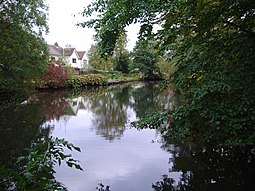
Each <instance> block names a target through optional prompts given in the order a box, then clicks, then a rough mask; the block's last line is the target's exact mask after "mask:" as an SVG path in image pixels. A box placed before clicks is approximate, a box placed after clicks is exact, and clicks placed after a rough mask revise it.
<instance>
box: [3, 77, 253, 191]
mask: <svg viewBox="0 0 255 191" xmlns="http://www.w3.org/2000/svg"><path fill="white" fill-rule="evenodd" d="M173 105H174V97H173V94H172V91H171V90H169V89H166V90H161V89H160V86H159V84H158V83H143V82H137V83H130V84H129V83H128V84H122V85H116V86H110V87H94V88H87V89H85V90H80V91H54V92H40V93H38V94H35V95H32V96H31V97H30V98H29V99H27V100H25V101H23V102H22V103H20V104H16V105H15V106H13V105H11V106H8V105H7V106H5V107H6V108H2V110H1V111H2V114H1V126H0V142H1V150H0V151H1V155H0V162H1V163H8V161H10V159H11V158H15V156H16V155H18V153H19V151H20V150H22V149H23V148H26V147H28V146H29V144H31V142H32V141H33V140H35V139H36V137H38V136H39V134H40V132H41V131H42V130H43V128H44V127H50V132H49V136H53V137H58V138H65V139H66V140H68V141H69V142H71V143H73V144H74V145H75V146H78V147H79V148H80V149H81V152H72V155H73V158H75V159H78V160H79V161H80V165H81V166H82V168H83V169H84V171H79V170H76V169H74V168H69V167H67V166H66V165H65V164H63V165H61V166H55V167H54V168H55V170H56V179H57V180H58V181H60V182H62V183H63V184H64V185H65V186H67V187H68V188H69V190H70V191H93V190H96V187H97V186H98V185H99V184H103V185H105V186H107V185H109V186H110V190H111V191H150V190H154V191H158V190H162V191H170V190H194V191H199V190H215V191H218V190H224V191H225V190H231V191H233V190H240V191H241V190H255V181H254V180H255V179H254V173H255V149H254V147H252V146H251V147H247V146H246V147H241V148H240V147H224V148H214V147H213V146H212V147H208V146H207V147H205V146H203V145H199V144H198V143H197V144H194V143H189V142H185V141H174V140H168V141H166V140H164V139H163V138H162V137H161V134H160V132H159V130H155V129H136V128H134V127H132V126H131V125H130V123H131V122H132V121H136V120H138V119H139V118H141V117H143V116H145V115H147V114H149V113H151V112H155V111H166V110H169V109H171V108H172V107H173Z"/></svg>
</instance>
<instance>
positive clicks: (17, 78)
mask: <svg viewBox="0 0 255 191" xmlns="http://www.w3.org/2000/svg"><path fill="white" fill-rule="evenodd" d="M0 7H1V8H0V34H1V37H0V44H1V46H0V94H5V93H9V92H20V91H24V92H26V91H29V90H31V89H34V87H36V86H37V85H38V83H39V82H40V79H41V77H42V76H43V74H44V72H45V71H47V63H48V56H47V53H48V50H47V45H46V43H45V42H44V40H43V39H42V37H41V33H42V32H43V31H44V30H46V31H47V26H46V11H47V7H46V6H45V4H44V1H43V0H42V1H35V0H24V1H17V0H11V1H0Z"/></svg>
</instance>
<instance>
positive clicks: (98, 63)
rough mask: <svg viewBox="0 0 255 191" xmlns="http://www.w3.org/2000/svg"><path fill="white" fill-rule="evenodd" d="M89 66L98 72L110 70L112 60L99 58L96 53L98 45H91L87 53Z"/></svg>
mask: <svg viewBox="0 0 255 191" xmlns="http://www.w3.org/2000/svg"><path fill="white" fill-rule="evenodd" d="M88 58H89V64H90V65H91V66H92V67H93V68H94V69H98V70H106V71H109V70H111V69H112V68H113V67H114V66H113V65H114V63H113V60H112V58H111V57H110V56H104V57H103V58H102V57H100V55H99V53H98V45H97V44H95V45H94V44H92V45H91V47H90V49H89V52H88Z"/></svg>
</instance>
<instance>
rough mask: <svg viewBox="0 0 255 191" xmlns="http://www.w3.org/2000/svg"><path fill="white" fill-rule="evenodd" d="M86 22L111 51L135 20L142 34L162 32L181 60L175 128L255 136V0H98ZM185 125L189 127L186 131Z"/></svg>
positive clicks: (162, 43)
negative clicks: (179, 95) (178, 101)
mask: <svg viewBox="0 0 255 191" xmlns="http://www.w3.org/2000/svg"><path fill="white" fill-rule="evenodd" d="M94 12H98V17H97V18H96V19H94V20H90V21H88V22H84V23H83V24H82V25H83V26H90V27H91V26H92V27H94V28H95V29H96V31H97V38H98V39H99V47H100V48H99V49H100V53H101V54H104V53H106V52H107V53H111V52H112V50H113V48H114V44H115V43H116V40H117V38H118V37H119V36H120V34H121V33H122V32H123V31H124V30H125V26H127V25H129V24H130V23H135V22H140V23H141V30H140V34H141V37H144V36H150V35H152V34H153V32H152V31H153V30H152V28H153V25H154V24H158V25H161V27H162V29H161V30H159V31H158V32H157V34H156V36H157V38H158V43H159V45H158V46H159V48H160V49H161V50H164V53H171V55H172V58H173V60H174V62H175V65H174V73H173V75H172V78H171V80H172V83H173V84H174V86H175V88H176V90H177V91H179V93H180V94H181V95H182V96H183V97H184V98H185V99H183V100H182V102H181V103H180V104H181V105H180V106H179V107H177V108H176V110H175V111H174V112H173V113H172V117H173V119H174V121H173V127H174V128H172V129H171V130H169V134H172V133H173V132H175V133H177V132H181V133H180V134H179V136H181V135H184V134H191V135H197V136H198V135H202V136H200V137H203V138H205V140H207V141H214V142H215V143H216V142H218V143H235V144H237V143H252V142H253V141H254V140H255V131H254V125H253V124H254V123H255V118H254V117H253V116H254V114H255V109H254V108H255V107H254V106H255V98H254V95H255V84H254V83H253V82H254V77H255V68H254V67H255V64H254V62H255V54H254V51H255V50H254V49H255V46H254V45H255V2H254V1H253V0H245V1H244V0H232V1H225V0H215V1H211V0H197V1H194V0H172V1H168V0H144V1H139V0H132V1H127V0H118V1H117V0H112V1H101V0H98V1H96V2H93V3H92V4H91V5H90V6H88V7H87V9H86V10H85V11H84V14H85V15H88V16H90V15H92V14H93V13H94ZM184 132H185V133H184Z"/></svg>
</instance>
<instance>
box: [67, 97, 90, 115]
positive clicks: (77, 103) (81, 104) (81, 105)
mask: <svg viewBox="0 0 255 191" xmlns="http://www.w3.org/2000/svg"><path fill="white" fill-rule="evenodd" d="M68 103H69V105H70V108H71V109H72V110H71V111H72V115H77V113H78V111H79V110H85V109H86V108H88V107H87V105H88V102H86V100H85V99H84V98H83V97H77V98H74V99H68Z"/></svg>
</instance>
